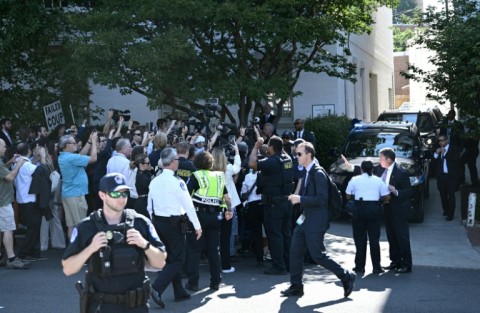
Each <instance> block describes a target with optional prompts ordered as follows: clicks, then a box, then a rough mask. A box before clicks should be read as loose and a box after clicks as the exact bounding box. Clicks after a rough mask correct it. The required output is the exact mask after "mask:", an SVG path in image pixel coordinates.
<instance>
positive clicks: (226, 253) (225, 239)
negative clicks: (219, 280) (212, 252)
mask: <svg viewBox="0 0 480 313" xmlns="http://www.w3.org/2000/svg"><path fill="white" fill-rule="evenodd" d="M231 235H232V220H231V219H230V220H228V221H227V220H226V219H222V225H221V229H220V258H221V260H222V269H223V270H228V269H230V267H232V262H231V260H230V236H231Z"/></svg>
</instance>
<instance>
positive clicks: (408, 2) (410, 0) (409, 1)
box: [393, 0, 417, 24]
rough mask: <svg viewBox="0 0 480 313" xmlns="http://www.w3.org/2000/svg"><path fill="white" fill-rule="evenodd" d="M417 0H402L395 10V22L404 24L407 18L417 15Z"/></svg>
mask: <svg viewBox="0 0 480 313" xmlns="http://www.w3.org/2000/svg"><path fill="white" fill-rule="evenodd" d="M416 7H417V1H416V0H400V1H399V3H398V6H397V7H396V8H395V10H394V12H393V24H402V23H404V22H405V18H406V17H407V18H408V17H412V16H413V15H415V8H416Z"/></svg>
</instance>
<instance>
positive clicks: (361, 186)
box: [345, 173, 390, 201]
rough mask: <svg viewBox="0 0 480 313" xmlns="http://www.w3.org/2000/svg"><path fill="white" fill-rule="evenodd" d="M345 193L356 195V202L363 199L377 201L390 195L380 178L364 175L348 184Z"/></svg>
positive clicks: (354, 178)
mask: <svg viewBox="0 0 480 313" xmlns="http://www.w3.org/2000/svg"><path fill="white" fill-rule="evenodd" d="M345 193H347V194H349V195H355V200H360V198H362V199H363V200H364V201H377V200H379V199H380V198H381V197H384V196H387V195H389V194H390V190H389V189H388V186H387V184H386V183H384V182H383V180H382V179H381V178H380V177H377V176H375V175H372V176H368V174H367V173H362V175H359V176H355V177H353V178H352V179H351V180H350V181H349V182H348V186H347V189H346V190H345Z"/></svg>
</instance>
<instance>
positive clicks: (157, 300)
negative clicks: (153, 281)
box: [152, 290, 165, 309]
mask: <svg viewBox="0 0 480 313" xmlns="http://www.w3.org/2000/svg"><path fill="white" fill-rule="evenodd" d="M152 300H153V302H155V303H156V304H157V305H158V306H159V307H160V309H165V303H163V301H162V298H161V297H160V295H159V294H158V292H156V291H155V290H153V291H152Z"/></svg>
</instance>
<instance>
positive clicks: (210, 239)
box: [185, 152, 232, 291]
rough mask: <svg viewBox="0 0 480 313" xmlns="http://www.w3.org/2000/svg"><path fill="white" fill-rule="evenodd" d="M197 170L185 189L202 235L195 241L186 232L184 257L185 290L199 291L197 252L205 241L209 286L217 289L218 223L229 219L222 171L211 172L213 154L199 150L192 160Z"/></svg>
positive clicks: (230, 215)
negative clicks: (185, 258) (185, 261)
mask: <svg viewBox="0 0 480 313" xmlns="http://www.w3.org/2000/svg"><path fill="white" fill-rule="evenodd" d="M193 162H194V165H195V166H196V167H197V169H198V170H197V171H195V172H193V174H192V176H190V180H189V181H188V184H187V185H188V190H189V192H190V194H191V195H192V200H193V203H194V205H195V210H196V211H197V216H198V219H199V220H200V225H201V226H202V230H203V235H202V237H201V238H200V240H197V238H196V237H195V233H193V232H190V233H189V234H187V241H188V247H189V258H188V260H187V273H186V274H187V278H188V282H187V284H186V286H185V289H187V290H191V291H197V290H199V287H198V280H199V263H200V255H201V253H202V249H203V246H204V244H205V253H206V256H207V259H208V263H209V266H210V289H211V290H218V289H219V286H220V282H221V280H222V277H221V274H220V273H221V271H222V268H221V265H220V253H219V245H220V226H221V221H222V219H223V218H226V219H227V220H229V219H231V218H232V212H231V211H230V208H229V203H230V198H229V196H228V194H227V191H226V188H225V173H224V172H220V171H211V170H210V169H211V167H212V164H213V156H212V155H211V154H210V153H209V152H200V153H199V154H197V155H196V156H195V159H194V160H193Z"/></svg>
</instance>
